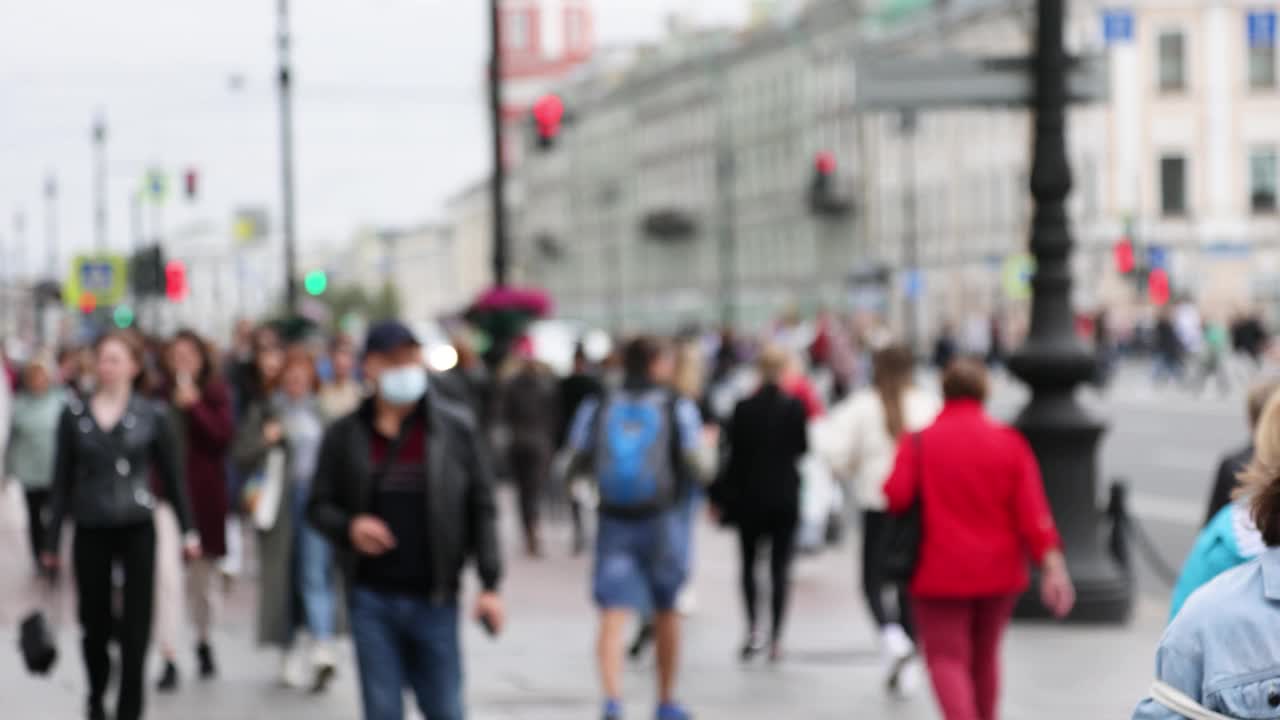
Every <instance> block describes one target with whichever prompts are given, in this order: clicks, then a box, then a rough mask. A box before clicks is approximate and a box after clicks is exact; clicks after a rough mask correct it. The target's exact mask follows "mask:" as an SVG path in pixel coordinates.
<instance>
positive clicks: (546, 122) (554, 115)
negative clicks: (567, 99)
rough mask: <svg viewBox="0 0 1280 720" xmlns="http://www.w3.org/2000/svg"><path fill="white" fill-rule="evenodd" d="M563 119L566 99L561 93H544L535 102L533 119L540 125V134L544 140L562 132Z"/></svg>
mask: <svg viewBox="0 0 1280 720" xmlns="http://www.w3.org/2000/svg"><path fill="white" fill-rule="evenodd" d="M562 120H564V101H563V100H561V99H560V96H559V95H556V94H554V93H550V94H547V95H543V96H542V97H540V98H538V101H537V102H536V103H534V104H533V121H534V123H536V124H537V126H538V136H539V137H540V138H542V139H543V140H551V139H552V138H554V137H555V136H556V135H559V134H560V122H561V121H562Z"/></svg>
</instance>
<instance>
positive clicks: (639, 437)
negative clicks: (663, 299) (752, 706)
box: [569, 337, 702, 720]
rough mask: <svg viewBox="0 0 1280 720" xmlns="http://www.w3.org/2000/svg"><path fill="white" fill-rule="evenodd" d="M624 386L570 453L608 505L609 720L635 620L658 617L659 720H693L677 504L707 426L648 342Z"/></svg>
mask: <svg viewBox="0 0 1280 720" xmlns="http://www.w3.org/2000/svg"><path fill="white" fill-rule="evenodd" d="M623 365H624V370H625V374H626V377H625V380H624V383H623V387H622V388H621V389H620V390H618V391H616V392H612V393H609V394H607V395H606V396H605V397H604V398H601V399H599V400H589V401H587V402H586V403H584V404H583V406H582V407H581V408H580V409H579V410H578V413H577V415H575V417H574V422H573V426H572V428H571V431H570V436H569V447H570V449H572V450H573V451H574V453H575V462H574V464H575V466H577V467H578V468H580V470H581V471H583V472H590V473H592V474H593V475H594V476H595V477H596V478H597V482H598V484H599V492H600V498H601V506H600V517H599V524H598V528H597V532H596V557H595V567H594V572H593V579H592V592H593V595H594V597H595V601H596V605H597V606H598V607H599V608H600V636H599V643H598V645H597V656H598V657H597V659H598V662H599V664H600V677H601V681H602V683H603V685H604V693H605V707H604V719H605V720H619V719H620V718H621V717H622V664H623V647H622V644H623V636H624V633H625V631H626V627H627V623H628V620H629V619H630V616H631V615H632V614H633V613H635V612H638V611H644V610H647V609H649V608H652V609H653V611H654V626H655V630H656V635H657V648H658V692H659V704H658V709H657V713H656V717H657V719H658V720H689V718H691V717H692V716H691V715H690V714H689V713H688V712H687V711H685V710H684V708H682V707H681V706H680V705H679V704H678V703H677V702H676V701H675V679H676V668H677V666H678V665H679V651H680V616H679V614H678V613H677V612H676V611H675V604H676V595H677V594H678V593H679V591H680V587H681V585H683V584H684V580H685V576H686V574H687V573H688V565H689V557H688V556H689V549H688V535H689V533H688V523H687V521H686V519H685V518H684V517H683V515H682V513H681V509H680V508H681V504H680V501H681V500H683V499H684V498H685V497H686V496H687V493H688V489H689V487H690V485H691V483H692V482H694V480H693V478H692V475H693V473H694V472H695V470H694V468H695V467H696V464H695V463H694V457H695V456H696V454H697V452H698V449H699V445H700V442H701V439H700V433H701V426H702V421H701V418H700V416H699V413H698V408H697V406H696V405H694V404H693V403H692V402H691V401H689V400H688V399H684V398H678V397H677V396H676V395H675V394H674V393H673V392H672V391H671V390H670V389H668V388H666V387H664V385H663V384H664V383H665V382H666V380H667V379H668V378H669V377H670V375H671V369H672V356H671V353H670V352H669V351H668V350H667V349H666V348H664V347H663V346H662V345H661V344H659V343H658V342H657V341H656V340H654V339H652V338H647V337H641V338H637V339H635V340H632V341H630V342H629V343H628V344H627V346H626V347H625V349H624V351H623Z"/></svg>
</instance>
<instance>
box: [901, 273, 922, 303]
mask: <svg viewBox="0 0 1280 720" xmlns="http://www.w3.org/2000/svg"><path fill="white" fill-rule="evenodd" d="M902 291H903V292H904V293H906V295H907V297H909V298H918V297H920V296H921V295H922V294H923V293H924V273H922V272H920V271H919V270H908V271H907V274H906V275H905V276H904V277H903V278H902Z"/></svg>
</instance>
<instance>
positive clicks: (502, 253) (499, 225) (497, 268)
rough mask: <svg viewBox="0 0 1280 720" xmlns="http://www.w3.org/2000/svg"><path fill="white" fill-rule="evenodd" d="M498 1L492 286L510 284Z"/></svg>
mask: <svg viewBox="0 0 1280 720" xmlns="http://www.w3.org/2000/svg"><path fill="white" fill-rule="evenodd" d="M498 1H499V0H489V42H490V46H491V47H490V54H489V119H490V123H491V127H490V132H491V133H492V135H491V142H492V144H493V148H492V150H493V188H492V192H493V282H494V284H495V285H497V286H499V287H501V286H503V285H506V284H507V274H508V269H509V265H510V257H509V255H508V248H507V213H506V209H507V202H506V185H507V182H506V180H507V169H506V167H505V166H504V165H503V153H502V13H501V12H500V11H499V7H498Z"/></svg>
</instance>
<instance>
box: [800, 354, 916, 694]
mask: <svg viewBox="0 0 1280 720" xmlns="http://www.w3.org/2000/svg"><path fill="white" fill-rule="evenodd" d="M872 365H873V372H874V382H873V383H872V385H871V386H870V387H868V388H865V389H863V390H861V391H859V392H857V393H855V394H854V395H852V396H850V397H849V398H847V399H845V400H844V401H843V402H841V403H840V404H839V405H837V406H836V407H835V408H833V409H832V411H831V413H830V415H829V416H828V418H827V420H826V421H825V422H824V424H823V426H822V428H821V430H820V431H819V432H818V433H817V437H816V438H815V439H816V443H815V444H816V445H817V450H818V452H819V453H820V454H821V456H822V457H823V459H824V460H826V462H827V463H828V464H829V465H830V466H831V469H832V471H833V472H835V473H836V475H837V476H838V477H840V478H841V479H843V480H846V481H849V482H850V483H851V484H852V486H853V494H854V497H855V498H856V499H857V501H858V507H859V509H860V510H861V512H862V528H863V540H862V588H863V592H864V593H865V594H866V600H867V608H868V609H869V610H870V611H871V615H872V617H873V619H874V620H875V622H876V625H877V626H878V627H879V628H880V637H881V652H882V654H883V656H884V662H885V671H886V674H887V677H886V683H887V685H888V688H889V690H890V691H891V692H896V693H907V692H910V691H911V690H912V689H913V688H912V687H911V686H913V685H915V684H916V683H915V682H914V681H912V679H910V678H906V677H904V675H903V671H904V669H906V668H907V666H908V664H909V663H910V661H911V659H912V658H913V657H914V655H915V644H914V642H913V639H912V638H913V633H912V629H911V614H910V610H909V601H908V600H907V595H906V592H904V589H903V588H901V587H894V588H892V589H893V590H894V591H895V593H896V595H897V603H896V604H897V609H896V612H890V610H889V607H888V605H887V604H886V602H885V590H886V589H889V588H887V587H886V582H885V580H884V578H883V573H882V572H881V570H880V568H881V557H880V554H879V548H880V545H881V537H882V535H883V533H884V530H885V525H886V522H887V520H888V514H887V513H886V512H885V510H886V508H887V506H888V503H887V501H886V499H885V496H884V483H885V480H886V479H887V478H888V477H889V474H890V472H891V471H892V470H893V461H894V457H895V455H896V453H897V447H898V438H899V437H900V436H901V435H902V434H903V433H914V432H919V431H920V430H923V429H924V428H925V427H928V426H929V424H930V423H932V422H933V420H934V417H935V416H936V415H937V414H938V411H939V409H940V407H941V404H940V402H939V401H938V399H937V397H935V396H934V395H933V394H931V393H929V392H927V391H925V390H922V389H920V388H918V387H916V385H915V381H914V376H915V360H914V358H913V356H912V354H911V351H910V350H908V349H907V348H906V347H903V346H898V345H894V346H889V347H885V348H882V349H881V350H878V351H876V352H875V354H874V355H873V357H872Z"/></svg>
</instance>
